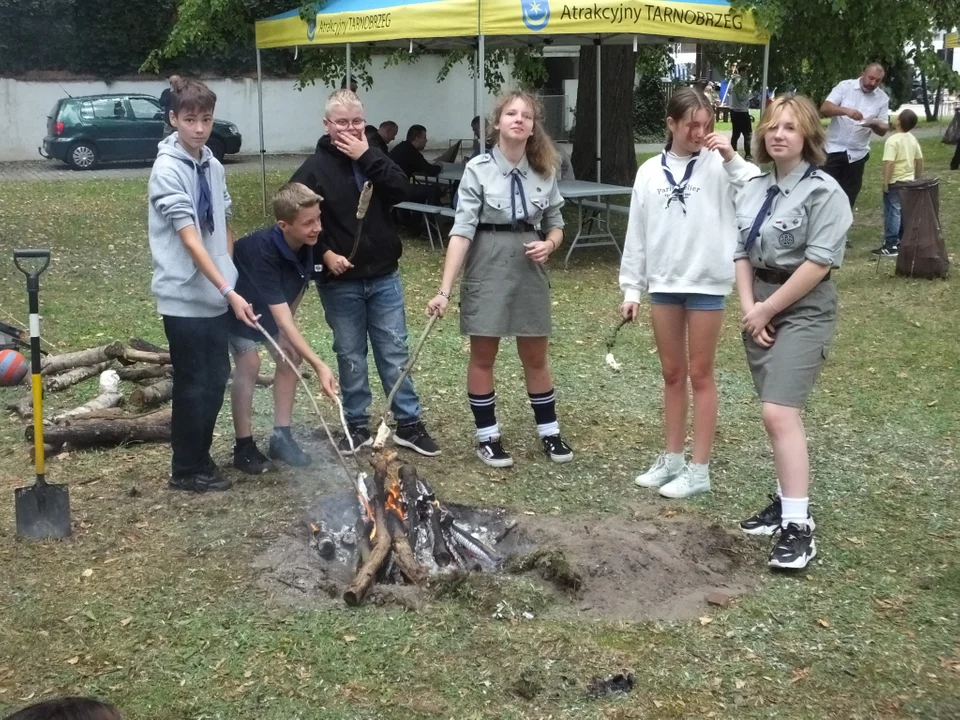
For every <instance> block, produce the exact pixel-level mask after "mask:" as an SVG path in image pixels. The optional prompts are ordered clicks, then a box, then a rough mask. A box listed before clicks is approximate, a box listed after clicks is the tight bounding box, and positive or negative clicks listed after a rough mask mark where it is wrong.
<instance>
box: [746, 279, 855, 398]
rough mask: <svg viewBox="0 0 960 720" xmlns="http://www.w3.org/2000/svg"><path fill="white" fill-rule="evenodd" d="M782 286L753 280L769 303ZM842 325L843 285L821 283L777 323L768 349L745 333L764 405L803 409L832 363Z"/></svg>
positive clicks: (760, 299)
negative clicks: (828, 362) (838, 328)
mask: <svg viewBox="0 0 960 720" xmlns="http://www.w3.org/2000/svg"><path fill="white" fill-rule="evenodd" d="M779 288H780V286H779V285H775V284H772V283H767V282H764V281H762V280H759V279H755V280H754V281H753V295H754V298H755V299H756V301H757V302H763V301H764V300H766V299H767V298H768V297H770V296H771V295H773V293H775V292H776V291H777V290H778V289H779ZM836 326H837V286H836V285H834V284H833V281H832V280H825V281H823V282H821V283H820V284H819V285H817V286H816V287H815V288H813V290H811V291H810V292H808V293H807V294H806V295H805V296H804V297H802V298H800V299H799V300H797V302H795V303H794V304H793V305H791V306H790V307H789V308H787V309H786V310H785V311H784V312H782V313H780V314H779V315H777V316H776V317H774V319H773V327H774V329H775V330H776V334H775V335H774V342H773V345H772V346H771V347H769V348H763V347H760V346H759V345H757V343H756V342H754V340H753V336H751V335H749V334H748V333H746V332H744V333H743V345H744V347H745V348H746V351H747V364H748V365H749V366H750V373H751V374H752V375H753V384H754V385H755V386H756V388H757V394H758V395H760V400H761V402H766V403H773V404H774V405H785V406H787V407H795V408H802V407H803V406H804V404H805V403H806V401H807V397H808V396H809V395H810V392H811V391H812V390H813V386H814V383H816V381H817V377H818V376H819V375H820V369H821V368H822V367H823V363H824V361H825V360H826V359H827V352H828V351H829V349H830V343H831V342H832V341H833V333H834V330H835V329H836Z"/></svg>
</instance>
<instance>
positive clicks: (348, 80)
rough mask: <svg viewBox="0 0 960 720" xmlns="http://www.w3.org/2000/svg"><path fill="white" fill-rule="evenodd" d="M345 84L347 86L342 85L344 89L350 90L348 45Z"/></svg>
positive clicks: (348, 47) (348, 49)
mask: <svg viewBox="0 0 960 720" xmlns="http://www.w3.org/2000/svg"><path fill="white" fill-rule="evenodd" d="M346 83H347V84H346V85H344V88H345V89H347V90H349V89H350V43H347V81H346Z"/></svg>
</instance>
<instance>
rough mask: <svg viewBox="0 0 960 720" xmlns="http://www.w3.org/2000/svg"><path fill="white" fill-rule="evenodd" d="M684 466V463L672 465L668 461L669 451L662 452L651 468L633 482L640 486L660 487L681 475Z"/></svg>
mask: <svg viewBox="0 0 960 720" xmlns="http://www.w3.org/2000/svg"><path fill="white" fill-rule="evenodd" d="M678 454H679V453H678ZM683 468H684V465H683V464H680V465H677V466H676V467H670V464H669V463H668V462H667V453H660V454H659V455H658V456H657V459H656V460H654V462H653V465H651V466H650V469H649V470H647V471H646V472H645V473H643V474H642V475H637V479H636V480H634V481H633V484H634V485H636V486H638V487H647V488H658V487H660V486H661V485H665V484H666V483H668V482H670V481H671V480H673V479H675V478H676V477H677V476H679V475H680V471H681V470H683Z"/></svg>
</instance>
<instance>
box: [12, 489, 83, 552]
mask: <svg viewBox="0 0 960 720" xmlns="http://www.w3.org/2000/svg"><path fill="white" fill-rule="evenodd" d="M13 495H14V501H15V506H16V516H17V535H19V536H20V537H23V538H27V539H29V540H45V539H48V538H65V537H67V536H69V535H70V493H69V491H68V489H67V486H66V485H47V484H43V485H41V484H37V485H32V486H30V487H23V488H16V489H15V490H14V491H13Z"/></svg>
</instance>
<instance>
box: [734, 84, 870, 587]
mask: <svg viewBox="0 0 960 720" xmlns="http://www.w3.org/2000/svg"><path fill="white" fill-rule="evenodd" d="M824 139H825V134H824V130H823V126H822V125H821V124H820V116H819V114H818V113H817V110H816V108H815V107H814V105H813V103H811V102H810V100H808V99H807V98H805V97H802V96H799V95H797V96H792V95H785V96H781V97H778V98H776V99H775V100H773V101H772V102H771V103H770V105H769V106H767V109H766V111H765V112H764V114H763V118H762V120H761V121H760V125H759V127H757V130H756V134H755V135H754V139H753V143H754V156H755V157H756V158H757V160H758V161H759V162H761V163H766V162H771V161H772V162H773V163H774V170H773V172H769V173H765V174H763V175H761V176H759V177H757V178H754V179H753V180H752V181H750V182H749V183H747V184H746V186H745V187H744V188H743V190H741V191H740V193H739V194H738V195H737V198H736V205H737V221H738V225H739V228H740V241H739V243H738V244H737V251H736V255H735V256H734V257H735V260H736V268H737V270H736V272H737V288H738V290H739V294H740V306H741V309H742V310H743V321H742V324H743V343H744V346H745V347H746V352H747V363H748V364H749V366H750V372H751V373H752V375H753V382H754V385H756V388H757V393H758V394H759V395H760V401H761V402H762V404H763V423H764V425H765V426H766V429H767V435H768V436H769V437H770V442H771V444H772V445H773V459H774V465H775V466H776V471H777V478H778V489H777V494H776V495H771V496H770V497H771V500H772V502H771V504H770V505H769V506H767V507H766V508H764V509H763V510H761V511H760V512H759V513H757V514H756V515H754V516H753V517H750V518H748V519H746V520H744V521H743V522H742V523H740V526H741V528H743V530H744V531H745V532H748V533H750V534H752V535H772V534H774V533H778V532H779V533H780V537H779V540H778V542H777V544H776V545H775V546H774V547H773V549H772V550H771V552H770V560H769V564H770V566H771V567H775V568H793V569H801V568H804V567H806V566H807V564H808V563H809V562H810V561H811V560H812V559H813V558H814V557H816V554H817V546H816V542H815V540H814V536H813V530H814V527H815V525H814V522H813V518H812V517H811V516H810V513H809V510H808V488H809V485H810V459H809V456H808V454H807V439H806V434H805V432H804V428H803V420H802V419H801V417H800V411H801V409H802V408H803V406H804V403H805V402H806V400H807V396H808V395H809V394H810V391H811V390H812V389H813V385H814V382H816V379H817V375H818V374H819V372H820V368H821V367H822V365H823V362H824V360H825V359H826V356H827V349H828V347H829V346H830V341H831V340H832V339H833V333H834V328H835V326H836V321H837V288H836V286H835V285H834V284H833V281H832V280H831V279H830V271H831V268H835V267H840V263H841V261H842V260H843V251H844V247H845V243H846V233H847V230H848V229H849V227H850V224H851V223H852V222H853V216H852V214H851V212H850V204H849V202H848V201H847V197H846V195H845V194H844V192H843V190H842V189H841V188H840V185H838V184H837V182H836V181H835V180H834V179H833V178H832V177H830V176H829V175H827V174H826V173H824V172H822V171H821V170H818V169H817V165H819V164H820V163H822V162H824V160H825V159H826V155H825V154H824V149H823V147H824Z"/></svg>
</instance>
